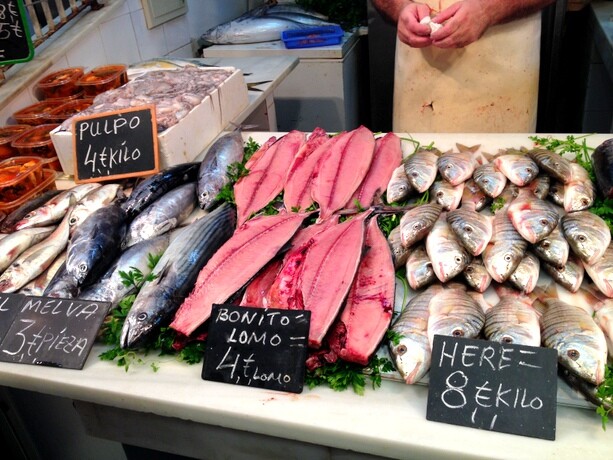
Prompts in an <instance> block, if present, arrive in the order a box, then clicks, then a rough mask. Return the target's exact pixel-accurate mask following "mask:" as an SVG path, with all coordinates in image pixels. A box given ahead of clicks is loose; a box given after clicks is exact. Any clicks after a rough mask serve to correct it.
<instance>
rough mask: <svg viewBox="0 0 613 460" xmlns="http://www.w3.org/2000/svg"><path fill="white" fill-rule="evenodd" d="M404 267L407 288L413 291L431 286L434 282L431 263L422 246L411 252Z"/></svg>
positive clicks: (434, 276)
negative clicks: (409, 287)
mask: <svg viewBox="0 0 613 460" xmlns="http://www.w3.org/2000/svg"><path fill="white" fill-rule="evenodd" d="M405 267H406V278H407V281H408V283H409V286H411V289H413V290H415V291H416V290H418V289H421V288H423V287H425V286H428V285H429V284H432V283H433V282H434V281H435V280H436V275H435V274H434V270H433V269H432V263H431V262H430V259H429V258H428V254H427V253H426V248H424V246H423V245H422V244H420V245H418V246H417V247H415V249H412V250H411V254H410V255H409V258H408V260H407V263H406V264H405Z"/></svg>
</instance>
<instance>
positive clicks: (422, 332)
mask: <svg viewBox="0 0 613 460" xmlns="http://www.w3.org/2000/svg"><path fill="white" fill-rule="evenodd" d="M442 289H443V288H442V287H441V286H440V285H438V284H435V285H432V286H430V287H429V288H428V289H426V290H425V291H423V292H420V293H418V294H417V295H416V296H415V297H413V298H412V299H411V300H410V301H409V303H408V304H407V305H406V306H405V307H404V308H403V310H402V312H401V313H400V315H399V316H398V318H397V319H396V320H395V321H394V323H393V324H392V326H391V327H390V331H392V333H393V334H392V335H393V336H395V337H397V340H396V339H395V340H390V341H389V342H388V347H389V350H390V355H391V356H392V360H393V361H394V365H395V367H396V370H397V371H398V372H399V373H400V375H401V376H402V378H403V379H404V381H405V382H406V383H407V384H412V383H416V382H418V381H419V380H420V379H421V378H422V377H423V376H424V375H426V373H427V372H428V370H429V369H430V361H431V357H432V348H431V346H430V341H429V340H428V317H429V316H430V310H429V308H428V306H429V304H430V300H431V299H432V298H433V297H434V296H435V295H436V294H437V293H438V292H440V291H441V290H442Z"/></svg>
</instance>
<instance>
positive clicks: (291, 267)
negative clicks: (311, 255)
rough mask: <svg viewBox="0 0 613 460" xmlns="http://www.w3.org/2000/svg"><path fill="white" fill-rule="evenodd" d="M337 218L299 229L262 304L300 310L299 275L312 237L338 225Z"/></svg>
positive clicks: (301, 306)
mask: <svg viewBox="0 0 613 460" xmlns="http://www.w3.org/2000/svg"><path fill="white" fill-rule="evenodd" d="M338 219H339V216H337V215H334V216H331V217H330V218H329V219H326V220H325V221H323V222H322V223H319V224H314V225H309V226H308V227H305V228H303V229H300V230H299V231H298V232H297V233H296V235H294V237H293V238H292V240H291V244H292V248H291V249H290V250H289V251H287V254H286V255H285V257H284V258H283V267H282V268H281V270H280V271H279V272H278V273H277V276H276V278H275V279H274V281H273V282H272V284H271V286H270V288H269V289H268V292H267V293H266V298H265V299H264V302H265V304H266V306H268V307H271V308H282V309H288V310H302V309H303V308H304V305H303V304H302V296H301V295H300V291H299V290H298V284H299V280H300V275H301V274H302V268H303V267H304V259H305V258H306V255H307V252H308V250H309V249H310V247H311V246H312V245H313V243H314V242H315V239H314V236H315V235H317V234H318V233H319V232H321V231H323V230H325V229H327V228H328V227H330V226H332V225H336V224H337V223H338Z"/></svg>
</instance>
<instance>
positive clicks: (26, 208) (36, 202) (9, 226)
mask: <svg viewBox="0 0 613 460" xmlns="http://www.w3.org/2000/svg"><path fill="white" fill-rule="evenodd" d="M60 193H62V191H61V190H47V191H46V192H44V193H43V194H41V195H38V196H36V197H34V198H32V199H30V200H28V201H26V202H25V203H24V204H22V205H21V206H19V207H18V208H17V209H15V210H14V211H12V212H11V213H10V214H9V215H8V216H6V218H5V219H4V220H3V221H2V223H1V225H0V232H2V233H11V232H13V231H14V230H15V224H16V223H17V222H19V221H20V220H21V219H23V217H24V216H25V215H26V214H28V213H29V212H30V211H33V210H35V209H36V208H39V207H41V206H42V205H43V204H45V203H46V202H47V201H49V200H50V199H51V198H53V197H54V196H56V195H59V194H60Z"/></svg>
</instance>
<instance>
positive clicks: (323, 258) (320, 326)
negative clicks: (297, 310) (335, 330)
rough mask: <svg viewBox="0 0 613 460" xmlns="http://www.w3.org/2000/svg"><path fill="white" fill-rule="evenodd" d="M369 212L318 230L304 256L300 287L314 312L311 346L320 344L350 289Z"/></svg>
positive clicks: (307, 305)
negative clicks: (323, 229)
mask: <svg viewBox="0 0 613 460" xmlns="http://www.w3.org/2000/svg"><path fill="white" fill-rule="evenodd" d="M368 214H369V213H362V214H361V215H358V216H356V217H354V218H353V219H351V220H348V221H345V222H343V223H340V224H337V225H334V226H331V227H330V228H328V229H327V230H325V231H323V232H320V233H318V234H317V235H316V236H315V237H314V239H315V242H314V243H313V245H312V246H311V248H310V249H309V251H308V252H307V255H306V257H305V259H304V267H303V271H302V275H301V277H300V286H299V287H300V291H301V293H302V301H303V305H304V309H305V310H309V311H310V312H311V327H310V330H309V346H310V347H311V348H319V347H320V346H321V343H322V340H323V338H324V336H325V335H326V333H327V332H328V329H329V328H330V326H331V325H332V322H333V321H334V318H336V315H337V314H338V312H339V310H340V308H341V305H342V303H343V300H344V299H345V297H346V296H347V293H348V292H349V287H350V286H351V283H352V282H353V278H354V276H355V273H356V271H357V269H358V264H359V263H360V256H361V254H362V246H363V243H364V227H365V224H364V221H365V219H366V217H367V216H368Z"/></svg>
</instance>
